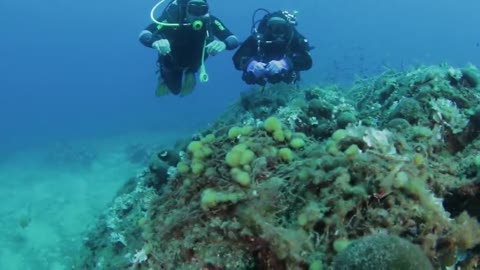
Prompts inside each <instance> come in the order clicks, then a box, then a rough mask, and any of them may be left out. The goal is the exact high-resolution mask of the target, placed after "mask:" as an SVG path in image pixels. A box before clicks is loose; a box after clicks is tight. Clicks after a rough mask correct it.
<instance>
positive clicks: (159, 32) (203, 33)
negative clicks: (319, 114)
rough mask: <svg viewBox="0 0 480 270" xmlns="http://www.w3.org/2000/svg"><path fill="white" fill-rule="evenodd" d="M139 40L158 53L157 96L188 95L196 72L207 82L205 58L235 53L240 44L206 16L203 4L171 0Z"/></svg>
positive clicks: (202, 2) (195, 0) (218, 21)
mask: <svg viewBox="0 0 480 270" xmlns="http://www.w3.org/2000/svg"><path fill="white" fill-rule="evenodd" d="M160 3H161V2H160ZM160 3H159V4H160ZM154 9H155V8H154ZM152 14H153V11H152ZM139 40H140V42H141V43H142V44H143V45H145V46H147V47H151V48H155V49H157V50H158V52H159V58H158V64H159V68H160V76H161V80H159V85H158V87H157V90H156V95H157V96H162V95H165V94H168V93H169V92H171V93H173V94H175V95H178V94H180V95H182V96H184V95H187V94H189V93H191V92H192V90H193V88H194V87H195V83H196V79H195V73H196V72H197V71H198V70H199V69H200V72H201V74H200V80H201V81H207V80H208V75H207V74H206V72H205V70H204V68H203V64H204V61H205V59H206V58H207V57H208V55H216V54H218V53H220V52H222V51H224V50H225V49H227V50H232V49H235V48H236V47H238V44H239V42H238V39H237V37H236V36H235V35H233V34H232V32H230V31H229V30H228V29H227V28H226V27H225V26H224V24H223V23H222V22H221V21H220V20H219V19H218V18H216V17H215V16H213V15H211V14H210V13H209V7H208V3H207V2H206V0H172V1H171V2H170V3H169V4H168V5H167V7H166V8H165V9H164V11H163V13H162V15H161V16H160V18H158V19H157V22H154V23H152V24H150V25H149V26H148V27H147V28H145V30H143V31H142V32H141V33H140V36H139Z"/></svg>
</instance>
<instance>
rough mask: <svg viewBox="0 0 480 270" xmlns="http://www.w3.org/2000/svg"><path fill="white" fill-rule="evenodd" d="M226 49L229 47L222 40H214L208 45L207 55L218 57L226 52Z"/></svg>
mask: <svg viewBox="0 0 480 270" xmlns="http://www.w3.org/2000/svg"><path fill="white" fill-rule="evenodd" d="M225 48H227V45H226V44H225V42H223V41H220V40H214V41H212V42H210V43H208V44H207V46H206V47H205V49H206V50H207V53H208V54H210V55H216V54H218V53H221V52H223V51H224V50H225Z"/></svg>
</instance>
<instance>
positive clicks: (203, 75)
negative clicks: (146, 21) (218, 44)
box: [150, 0, 209, 82]
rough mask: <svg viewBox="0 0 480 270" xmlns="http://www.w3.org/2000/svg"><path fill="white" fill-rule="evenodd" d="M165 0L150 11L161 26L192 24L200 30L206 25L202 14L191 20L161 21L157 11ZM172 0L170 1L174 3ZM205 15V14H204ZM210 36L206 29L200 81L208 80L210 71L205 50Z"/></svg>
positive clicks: (154, 20)
mask: <svg viewBox="0 0 480 270" xmlns="http://www.w3.org/2000/svg"><path fill="white" fill-rule="evenodd" d="M163 2H165V0H160V1H159V2H158V3H157V4H156V5H155V6H153V8H152V10H151V11H150V19H151V20H152V21H153V22H154V23H156V24H158V25H159V26H160V27H179V26H191V27H192V29H193V30H195V31H199V30H201V29H202V28H203V27H204V22H203V20H202V19H201V17H202V16H195V17H198V18H196V19H194V20H192V21H191V22H179V23H169V22H165V21H163V22H161V21H158V20H157V19H155V12H156V10H157V9H158V7H159V6H160V5H161V4H163ZM172 2H173V1H171V2H170V3H172ZM187 2H188V1H187ZM203 15H205V14H203ZM208 37H209V34H208V31H206V36H205V40H204V41H203V49H202V59H201V66H200V75H199V80H200V82H208V79H209V77H208V73H207V69H206V68H205V51H206V47H207V38H208Z"/></svg>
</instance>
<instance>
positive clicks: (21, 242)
mask: <svg viewBox="0 0 480 270" xmlns="http://www.w3.org/2000/svg"><path fill="white" fill-rule="evenodd" d="M155 3H156V2H155V1H126V0H117V1H110V0H104V1H100V0H83V1H66V0H50V1H32V0H27V1H19V0H0V198H2V199H3V200H2V202H1V203H0V242H2V247H0V269H68V267H67V266H68V265H69V263H70V262H71V261H72V259H73V258H74V257H69V256H71V255H72V254H73V255H74V254H76V252H75V250H76V248H78V246H79V245H80V243H81V242H82V239H83V233H84V232H85V230H86V229H87V228H88V225H92V224H95V222H96V218H97V215H98V214H99V213H101V212H102V211H103V210H104V209H105V207H106V205H107V203H108V202H109V201H110V200H111V198H112V197H113V196H114V195H115V193H116V191H117V190H118V188H119V187H120V186H121V185H122V184H123V183H124V181H125V180H126V179H128V178H130V177H131V176H132V175H135V174H136V173H137V172H138V170H139V169H141V168H142V166H144V165H145V164H137V163H135V162H132V159H131V154H132V153H130V152H129V150H128V149H132V146H134V148H135V147H138V148H139V149H140V150H150V149H153V148H154V146H155V147H156V146H158V145H161V146H162V147H163V146H167V145H172V144H173V143H174V142H175V140H176V139H177V138H178V137H180V136H188V134H191V133H194V132H195V131H196V130H198V129H201V128H203V127H205V126H206V125H207V124H208V123H210V122H212V121H214V120H215V119H216V118H217V117H218V116H219V115H220V114H221V113H222V112H223V111H224V110H225V109H226V108H227V107H228V106H229V105H230V104H231V103H233V102H234V101H235V100H236V99H237V98H238V97H239V94H240V93H241V92H242V91H247V90H249V89H251V87H250V86H247V85H245V84H244V83H243V82H242V80H241V78H240V77H241V74H240V72H239V71H237V70H235V69H234V68H233V63H232V61H231V57H232V55H233V52H232V51H228V52H225V53H222V54H220V55H218V56H215V57H212V58H209V59H208V61H207V71H208V73H209V75H210V81H209V82H208V83H206V84H199V85H198V86H197V87H196V89H195V91H194V92H193V94H192V95H190V96H188V97H185V98H180V97H175V96H166V97H162V98H156V97H155V96H154V88H155V85H156V81H157V78H156V76H157V75H156V74H155V70H156V66H155V61H156V58H157V56H156V52H155V51H154V50H152V49H149V48H146V47H144V46H142V45H141V44H140V43H139V42H138V40H137V37H138V34H139V32H140V31H141V30H143V29H144V27H145V26H146V25H148V24H149V23H150V21H149V13H150V9H151V7H152V6H153V5H154V4H155ZM209 3H210V5H211V11H212V13H213V14H215V15H216V16H217V17H219V18H220V19H221V20H222V21H223V22H224V23H225V24H226V26H227V27H228V28H229V29H230V30H231V31H232V32H234V33H235V34H236V35H237V36H238V37H239V38H240V39H244V38H246V37H247V36H248V34H249V31H250V27H251V15H252V12H253V11H254V10H255V9H256V8H259V7H261V8H267V9H270V10H272V11H275V10H277V9H287V10H290V11H293V10H297V11H298V12H299V15H298V22H299V26H298V29H299V30H300V32H301V33H303V34H304V35H305V36H306V37H307V38H308V39H309V40H310V43H311V45H312V46H314V47H315V49H314V50H313V51H312V57H313V61H314V66H313V68H312V69H311V70H309V71H306V72H303V73H302V78H303V81H302V84H304V85H315V84H331V83H338V84H343V85H348V84H351V83H352V82H353V80H354V78H355V77H356V76H359V77H368V76H371V75H376V74H379V73H381V72H383V71H384V70H385V68H396V69H400V70H402V69H406V68H408V67H411V66H415V65H422V64H427V65H429V64H440V63H443V62H448V63H449V64H451V65H453V66H464V65H466V64H467V63H473V64H475V65H477V66H478V65H480V47H479V42H480V31H479V28H478V25H480V17H479V16H478V11H479V10H480V2H478V0H462V1H452V0H423V1H421V0H402V1H400V0H389V1H385V0H362V1H360V0H335V1H320V0H297V1H294V0H288V1H287V0H275V1H274V0H264V1H259V0H244V1H238V2H235V1H231V0H228V1H227V0H210V1H209ZM186 134H187V135H186ZM147 152H148V151H147ZM19 153H20V154H19ZM10 157H11V158H10ZM85 157H87V158H85ZM90 157H91V158H90ZM84 164H85V165H84ZM72 165H74V166H72ZM79 165H81V166H79ZM26 217H27V218H28V219H29V220H30V219H31V223H29V224H28V226H19V220H22V218H23V219H25V218H26Z"/></svg>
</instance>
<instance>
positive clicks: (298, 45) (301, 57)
mask: <svg viewBox="0 0 480 270" xmlns="http://www.w3.org/2000/svg"><path fill="white" fill-rule="evenodd" d="M309 50H310V45H309V43H308V40H307V39H306V38H305V37H303V36H302V35H300V34H299V35H298V37H297V38H296V41H295V43H294V44H293V46H292V51H291V52H290V53H289V54H288V57H287V58H288V61H289V64H291V66H292V68H293V69H294V70H308V69H310V68H311V67H312V64H313V62H312V56H311V55H310V53H309Z"/></svg>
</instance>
